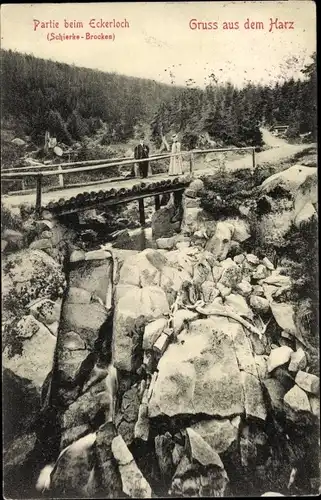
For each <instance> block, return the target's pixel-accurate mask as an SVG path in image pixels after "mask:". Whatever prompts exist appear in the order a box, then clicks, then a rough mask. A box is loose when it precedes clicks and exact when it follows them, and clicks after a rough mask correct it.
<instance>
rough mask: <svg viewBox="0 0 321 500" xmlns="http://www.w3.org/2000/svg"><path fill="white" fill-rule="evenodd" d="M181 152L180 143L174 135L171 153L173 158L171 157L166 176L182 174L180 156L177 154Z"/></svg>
mask: <svg viewBox="0 0 321 500" xmlns="http://www.w3.org/2000/svg"><path fill="white" fill-rule="evenodd" d="M180 152H181V143H180V142H178V137H177V135H176V134H174V135H173V144H172V153H175V156H171V160H170V164H169V171H168V175H182V173H183V162H182V155H181V154H177V153H180Z"/></svg>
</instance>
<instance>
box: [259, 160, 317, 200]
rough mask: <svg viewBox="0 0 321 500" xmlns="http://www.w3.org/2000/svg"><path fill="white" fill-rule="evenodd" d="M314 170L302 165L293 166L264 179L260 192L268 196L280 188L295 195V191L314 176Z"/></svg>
mask: <svg viewBox="0 0 321 500" xmlns="http://www.w3.org/2000/svg"><path fill="white" fill-rule="evenodd" d="M316 170H317V169H316V168H311V167H305V166H303V165H293V166H292V167H290V168H288V169H286V170H283V171H282V172H278V173H276V174H274V175H271V176H270V177H268V178H267V179H265V180H264V181H263V182H262V184H261V186H260V190H261V192H262V193H265V194H270V193H272V192H273V191H275V190H276V189H280V188H282V189H283V190H284V191H286V192H288V193H291V194H296V191H297V190H298V189H299V188H300V187H301V186H302V185H303V184H304V182H306V180H307V179H308V178H309V177H311V176H315V173H316Z"/></svg>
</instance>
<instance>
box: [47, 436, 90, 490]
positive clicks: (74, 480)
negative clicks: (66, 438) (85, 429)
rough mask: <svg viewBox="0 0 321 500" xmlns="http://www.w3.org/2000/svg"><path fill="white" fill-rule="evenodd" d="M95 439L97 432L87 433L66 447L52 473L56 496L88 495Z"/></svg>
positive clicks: (52, 487)
mask: <svg viewBox="0 0 321 500" xmlns="http://www.w3.org/2000/svg"><path fill="white" fill-rule="evenodd" d="M95 441H96V433H92V434H87V435H86V436H84V437H82V438H80V439H78V440H77V441H75V442H74V443H73V444H72V445H71V446H70V447H69V448H67V449H65V452H64V453H62V454H61V456H60V458H58V460H57V463H56V464H55V468H54V470H53V472H52V474H51V491H52V494H53V495H54V496H56V497H58V498H59V497H61V496H65V495H67V496H69V497H70V496H71V497H73V498H75V497H76V498H77V497H78V498H83V497H86V496H88V494H87V487H88V483H89V482H90V478H91V475H92V464H93V460H94V446H93V445H94V443H95Z"/></svg>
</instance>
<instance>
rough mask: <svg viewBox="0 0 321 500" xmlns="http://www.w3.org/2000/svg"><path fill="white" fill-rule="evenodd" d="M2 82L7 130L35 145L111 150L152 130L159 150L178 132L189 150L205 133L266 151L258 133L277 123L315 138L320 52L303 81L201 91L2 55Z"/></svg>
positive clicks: (218, 86)
mask: <svg viewBox="0 0 321 500" xmlns="http://www.w3.org/2000/svg"><path fill="white" fill-rule="evenodd" d="M191 76H192V75H191ZM1 79H2V88H3V92H2V97H1V110H2V128H6V127H7V126H8V124H10V127H8V128H11V129H14V131H15V134H17V135H18V136H19V135H20V136H28V137H30V139H31V140H32V142H33V143H34V144H36V145H39V144H41V143H42V142H43V137H44V132H45V130H48V131H49V132H50V133H51V135H53V136H55V137H57V140H58V141H59V142H60V143H61V144H65V145H68V146H70V145H72V144H74V143H75V142H81V141H83V140H84V139H85V138H88V137H99V142H100V144H101V145H102V146H107V145H109V144H115V143H121V142H126V141H127V140H128V139H130V138H133V137H134V136H135V133H137V130H138V129H139V128H140V127H145V130H146V127H147V130H150V139H151V140H152V141H153V142H154V144H155V146H157V147H159V146H160V144H161V139H162V135H163V134H169V133H173V132H175V133H177V132H179V133H180V135H181V137H182V143H183V147H184V148H185V149H192V148H194V147H197V146H198V145H199V138H200V136H202V134H205V135H206V137H209V138H210V139H211V140H213V141H215V143H216V144H217V145H234V146H245V145H246V146H252V145H255V146H260V145H262V138H261V133H260V130H259V127H260V126H261V125H266V126H272V125H273V124H275V123H282V124H286V125H289V128H288V131H287V134H288V137H289V138H292V139H295V138H296V137H298V136H299V135H300V134H310V139H315V138H316V131H317V126H316V54H313V56H312V62H311V64H309V65H307V66H306V67H305V68H303V69H302V79H301V80H297V81H295V80H293V79H289V80H288V81H285V82H283V83H278V82H276V83H275V85H274V86H267V85H266V86H263V85H257V84H254V83H249V84H248V85H246V86H245V87H243V88H238V87H236V86H235V85H233V84H232V83H230V82H227V83H225V84H219V83H218V82H217V80H216V77H215V75H214V74H212V75H210V83H209V84H208V85H207V86H206V87H205V88H204V89H201V88H199V87H196V85H194V82H193V80H192V79H190V80H189V81H188V82H187V85H186V86H184V87H178V86H175V85H164V84H161V83H157V82H156V81H154V80H148V79H141V78H134V77H127V76H123V75H118V74H115V73H104V72H102V71H98V70H92V69H86V68H79V67H75V66H70V65H67V64H63V63H59V62H54V61H51V60H43V59H39V58H36V57H34V56H32V55H25V54H20V53H17V52H13V51H11V50H8V51H6V50H2V51H1ZM98 133H99V134H98ZM97 134H98V135H97Z"/></svg>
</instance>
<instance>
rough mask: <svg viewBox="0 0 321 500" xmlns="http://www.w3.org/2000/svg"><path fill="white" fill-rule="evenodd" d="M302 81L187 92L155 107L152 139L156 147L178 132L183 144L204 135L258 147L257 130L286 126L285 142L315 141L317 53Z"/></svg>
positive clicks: (212, 86) (216, 86)
mask: <svg viewBox="0 0 321 500" xmlns="http://www.w3.org/2000/svg"><path fill="white" fill-rule="evenodd" d="M302 78H303V79H302V80H298V81H295V80H294V79H293V78H292V79H289V80H287V81H285V82H284V83H282V84H280V83H278V82H277V83H276V84H275V85H274V86H272V85H265V86H263V85H261V84H259V85H254V84H252V83H249V84H248V85H246V86H245V87H244V88H243V89H239V88H237V87H235V86H234V85H232V84H231V83H230V82H228V83H226V84H224V85H219V84H217V83H215V84H214V83H213V80H212V81H211V82H210V84H209V85H207V87H206V88H205V90H201V89H199V88H191V87H189V88H186V89H184V90H182V91H181V92H180V94H179V95H175V96H173V97H172V98H171V99H169V100H168V101H166V102H162V103H161V104H160V106H159V108H158V110H157V112H156V113H155V115H154V119H153V121H152V123H151V130H152V137H153V140H154V141H155V143H156V144H157V145H158V146H159V144H160V141H161V136H162V134H170V133H173V132H175V133H177V132H179V133H180V134H181V135H182V142H183V141H184V144H185V143H187V145H188V142H189V141H188V140H187V137H189V135H190V134H192V135H196V136H198V135H199V134H204V133H208V134H209V136H210V138H211V139H212V140H214V141H215V142H216V143H217V144H218V145H219V144H221V145H226V146H229V145H230V146H232V145H233V146H239V147H241V146H257V147H261V146H262V145H263V142H262V136H261V132H260V125H263V124H264V125H265V126H273V125H275V124H276V123H282V124H289V125H290V127H289V130H288V137H289V138H294V137H297V136H298V135H299V134H303V133H307V132H310V133H311V138H310V140H311V139H315V138H316V133H317V127H316V54H313V56H312V63H311V64H309V65H308V66H306V67H305V68H304V69H303V70H302ZM194 144H195V143H194ZM193 147H196V145H194V146H193Z"/></svg>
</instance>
